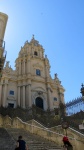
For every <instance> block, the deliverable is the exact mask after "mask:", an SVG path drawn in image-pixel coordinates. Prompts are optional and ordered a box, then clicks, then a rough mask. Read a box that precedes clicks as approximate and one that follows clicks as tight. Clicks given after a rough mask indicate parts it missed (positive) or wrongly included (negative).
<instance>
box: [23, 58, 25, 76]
mask: <svg viewBox="0 0 84 150" xmlns="http://www.w3.org/2000/svg"><path fill="white" fill-rule="evenodd" d="M23 74H25V60H24V61H23Z"/></svg>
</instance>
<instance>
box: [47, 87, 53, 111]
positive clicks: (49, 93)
mask: <svg viewBox="0 0 84 150" xmlns="http://www.w3.org/2000/svg"><path fill="white" fill-rule="evenodd" d="M47 97H48V108H49V109H50V110H51V109H52V103H53V102H52V97H51V91H50V87H48V96H47Z"/></svg>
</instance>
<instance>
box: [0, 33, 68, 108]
mask: <svg viewBox="0 0 84 150" xmlns="http://www.w3.org/2000/svg"><path fill="white" fill-rule="evenodd" d="M15 67H16V69H15V70H13V69H12V68H11V67H10V66H9V62H8V61H7V62H6V65H5V67H4V69H3V73H2V78H1V81H0V106H3V107H13V108H16V107H21V108H24V109H25V108H31V107H32V105H33V104H34V105H36V106H37V107H39V108H41V109H43V110H47V109H50V110H53V109H54V108H56V107H59V103H60V101H61V102H63V103H64V91H65V90H64V88H63V86H62V85H61V82H60V80H59V79H58V77H57V74H55V77H54V79H52V78H51V76H50V64H49V60H48V58H47V55H45V57H44V49H43V47H42V45H40V44H39V42H38V41H37V40H35V39H34V36H33V37H32V39H31V41H30V42H28V41H26V42H25V44H24V46H23V47H21V50H20V52H19V55H18V58H17V59H16V61H15Z"/></svg>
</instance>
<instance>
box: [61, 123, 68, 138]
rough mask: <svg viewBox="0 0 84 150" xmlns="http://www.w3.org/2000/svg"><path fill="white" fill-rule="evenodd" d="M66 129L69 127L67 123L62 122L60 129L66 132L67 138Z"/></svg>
mask: <svg viewBox="0 0 84 150" xmlns="http://www.w3.org/2000/svg"><path fill="white" fill-rule="evenodd" d="M68 127H69V124H68V122H62V128H63V129H65V131H66V136H67V129H68Z"/></svg>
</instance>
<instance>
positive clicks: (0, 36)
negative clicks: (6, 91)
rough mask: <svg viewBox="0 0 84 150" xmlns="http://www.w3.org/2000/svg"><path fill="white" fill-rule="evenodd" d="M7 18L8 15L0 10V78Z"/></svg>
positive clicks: (4, 56)
mask: <svg viewBox="0 0 84 150" xmlns="http://www.w3.org/2000/svg"><path fill="white" fill-rule="evenodd" d="M7 20H8V16H7V15H6V14H4V13H1V12H0V79H1V76H2V69H3V66H4V62H5V58H6V51H5V42H4V34H5V29H6V24H7Z"/></svg>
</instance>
